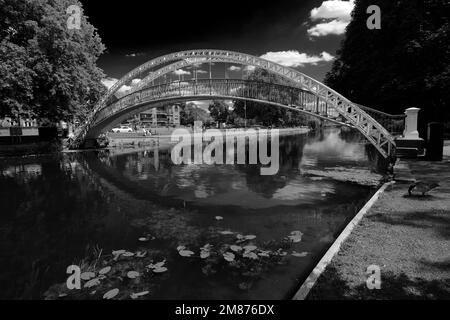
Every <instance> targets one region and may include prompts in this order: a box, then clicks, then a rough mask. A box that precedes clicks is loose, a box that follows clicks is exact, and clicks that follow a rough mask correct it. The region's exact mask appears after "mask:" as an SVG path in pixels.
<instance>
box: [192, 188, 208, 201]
mask: <svg viewBox="0 0 450 320" xmlns="http://www.w3.org/2000/svg"><path fill="white" fill-rule="evenodd" d="M194 194H195V197H196V198H198V199H205V198H208V197H209V196H211V194H210V192H208V190H207V189H206V187H205V186H204V185H198V186H197V188H196V189H195V190H194Z"/></svg>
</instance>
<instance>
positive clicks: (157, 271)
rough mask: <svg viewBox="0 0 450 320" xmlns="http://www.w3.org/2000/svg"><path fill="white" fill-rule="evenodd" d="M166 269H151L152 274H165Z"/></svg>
mask: <svg viewBox="0 0 450 320" xmlns="http://www.w3.org/2000/svg"><path fill="white" fill-rule="evenodd" d="M167 270H168V269H167V268H166V267H159V268H155V269H153V272H154V273H163V272H166V271H167Z"/></svg>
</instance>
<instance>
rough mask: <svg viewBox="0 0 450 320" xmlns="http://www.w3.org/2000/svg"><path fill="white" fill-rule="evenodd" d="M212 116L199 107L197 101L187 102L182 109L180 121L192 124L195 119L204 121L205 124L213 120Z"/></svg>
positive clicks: (187, 124) (186, 124) (183, 123)
mask: <svg viewBox="0 0 450 320" xmlns="http://www.w3.org/2000/svg"><path fill="white" fill-rule="evenodd" d="M211 120H212V119H211V116H210V115H209V114H208V112H206V110H203V109H202V108H199V107H198V106H197V105H196V104H195V103H187V104H186V105H185V106H184V107H183V108H182V109H181V111H180V121H181V125H183V126H192V125H194V121H202V122H203V123H204V124H208V123H210V122H211Z"/></svg>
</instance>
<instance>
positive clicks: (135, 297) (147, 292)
mask: <svg viewBox="0 0 450 320" xmlns="http://www.w3.org/2000/svg"><path fill="white" fill-rule="evenodd" d="M149 293H150V291H143V292H138V293H132V294H131V295H130V298H131V299H133V300H135V299H139V298H140V297H143V296H146V295H148V294H149Z"/></svg>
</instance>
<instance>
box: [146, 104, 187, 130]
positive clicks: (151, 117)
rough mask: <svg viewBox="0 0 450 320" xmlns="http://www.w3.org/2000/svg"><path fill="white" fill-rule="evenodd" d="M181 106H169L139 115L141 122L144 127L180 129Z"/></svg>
mask: <svg viewBox="0 0 450 320" xmlns="http://www.w3.org/2000/svg"><path fill="white" fill-rule="evenodd" d="M180 110H181V107H180V105H177V104H175V105H168V106H164V107H159V108H153V109H150V110H148V111H145V112H142V113H141V114H139V121H140V122H141V123H142V125H143V126H144V127H166V126H172V127H178V126H180Z"/></svg>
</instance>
